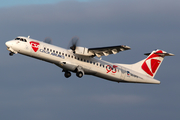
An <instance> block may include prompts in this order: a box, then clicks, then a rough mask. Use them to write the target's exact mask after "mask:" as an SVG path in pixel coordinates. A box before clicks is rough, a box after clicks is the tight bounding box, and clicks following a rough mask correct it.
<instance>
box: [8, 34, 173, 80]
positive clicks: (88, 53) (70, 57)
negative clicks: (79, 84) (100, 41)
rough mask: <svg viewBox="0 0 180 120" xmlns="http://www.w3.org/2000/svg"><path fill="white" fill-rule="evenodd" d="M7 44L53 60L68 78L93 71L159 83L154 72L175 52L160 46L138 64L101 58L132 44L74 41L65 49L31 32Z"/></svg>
mask: <svg viewBox="0 0 180 120" xmlns="http://www.w3.org/2000/svg"><path fill="white" fill-rule="evenodd" d="M5 44H6V46H7V50H9V51H10V53H9V55H10V56H12V55H13V54H17V53H20V54H23V55H26V56H29V57H33V58H36V59H40V60H43V61H46V62H50V63H53V64H55V65H57V66H59V67H60V68H62V72H64V76H65V77H66V78H69V77H70V76H71V72H73V73H76V76H77V77H79V78H81V77H83V75H93V76H97V77H100V78H104V79H106V80H110V81H115V82H128V83H150V84H160V81H159V80H156V79H154V76H155V75H156V72H157V70H158V68H159V66H160V65H161V63H162V61H163V59H164V57H165V56H173V55H174V54H171V53H167V52H165V51H163V50H159V49H157V50H154V51H152V52H151V53H147V54H145V55H148V57H147V58H146V59H144V60H141V61H140V62H137V63H135V64H119V63H110V62H107V61H104V60H101V58H100V57H101V56H108V55H110V54H116V53H118V52H120V51H124V50H129V49H130V47H129V46H126V45H118V46H109V47H99V48H85V47H79V46H77V45H76V42H74V43H73V44H72V46H71V47H70V49H64V48H61V47H57V46H55V45H52V44H48V43H45V42H41V41H38V40H35V39H32V38H30V37H29V36H28V37H22V36H19V37H17V38H15V39H14V40H11V41H7V42H6V43H5ZM96 56H97V57H99V58H100V59H98V58H97V57H96Z"/></svg>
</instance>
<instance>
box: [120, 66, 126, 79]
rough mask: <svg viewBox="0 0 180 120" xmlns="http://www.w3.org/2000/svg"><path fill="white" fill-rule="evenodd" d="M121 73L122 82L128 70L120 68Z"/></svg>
mask: <svg viewBox="0 0 180 120" xmlns="http://www.w3.org/2000/svg"><path fill="white" fill-rule="evenodd" d="M120 71H121V74H120V79H121V80H124V79H125V77H126V69H125V68H123V67H120Z"/></svg>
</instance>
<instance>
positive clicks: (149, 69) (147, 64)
mask: <svg viewBox="0 0 180 120" xmlns="http://www.w3.org/2000/svg"><path fill="white" fill-rule="evenodd" d="M145 55H148V57H147V58H146V59H144V60H142V61H139V62H137V63H135V64H131V65H123V64H121V65H123V66H126V67H128V68H130V69H133V70H135V71H137V72H139V73H142V74H144V75H146V76H149V77H151V78H154V76H155V75H156V72H157V71H158V69H159V67H160V65H161V63H162V61H163V59H164V57H165V56H174V54H172V53H167V52H165V51H163V50H155V51H152V52H151V53H146V54H145Z"/></svg>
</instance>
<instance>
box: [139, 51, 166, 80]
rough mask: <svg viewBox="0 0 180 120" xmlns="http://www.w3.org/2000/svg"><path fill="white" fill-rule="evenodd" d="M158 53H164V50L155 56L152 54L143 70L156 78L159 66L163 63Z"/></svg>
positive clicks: (143, 65) (145, 62)
mask: <svg viewBox="0 0 180 120" xmlns="http://www.w3.org/2000/svg"><path fill="white" fill-rule="evenodd" d="M156 53H163V51H162V50H159V51H157V52H155V53H153V54H151V55H150V56H149V57H148V58H147V59H146V60H145V61H144V63H143V64H142V66H141V68H142V69H143V70H144V71H145V72H146V73H147V74H149V75H150V76H152V77H153V76H154V74H155V73H156V71H157V69H158V67H159V65H160V64H161V62H162V60H163V59H162V57H161V56H160V55H158V54H156Z"/></svg>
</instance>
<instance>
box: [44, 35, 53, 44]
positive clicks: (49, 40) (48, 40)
mask: <svg viewBox="0 0 180 120" xmlns="http://www.w3.org/2000/svg"><path fill="white" fill-rule="evenodd" d="M43 42H45V43H48V44H52V39H51V38H50V37H46V38H45V39H44V41H43Z"/></svg>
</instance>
